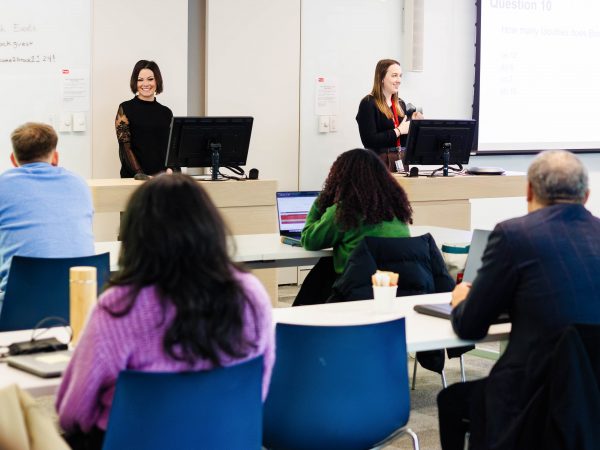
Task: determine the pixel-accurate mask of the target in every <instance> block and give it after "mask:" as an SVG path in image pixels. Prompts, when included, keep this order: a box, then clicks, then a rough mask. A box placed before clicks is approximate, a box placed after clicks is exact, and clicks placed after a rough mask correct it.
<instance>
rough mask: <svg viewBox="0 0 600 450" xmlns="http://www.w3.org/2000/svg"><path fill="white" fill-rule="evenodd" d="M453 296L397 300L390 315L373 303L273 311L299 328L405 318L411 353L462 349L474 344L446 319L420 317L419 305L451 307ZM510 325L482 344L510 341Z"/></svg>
mask: <svg viewBox="0 0 600 450" xmlns="http://www.w3.org/2000/svg"><path fill="white" fill-rule="evenodd" d="M449 302H450V293H449V292H446V293H441V294H426V295H414V296H410V297H398V298H397V299H396V300H395V301H394V303H393V306H392V307H391V308H390V310H389V311H387V312H385V313H381V312H378V311H375V308H374V302H373V300H362V301H356V302H342V303H330V304H325V305H310V306H296V307H294V308H276V309H273V321H274V322H276V323H290V324H296V325H321V326H322V325H338V326H339V325H359V324H368V323H376V322H382V321H389V320H393V319H397V318H400V317H405V318H406V346H407V349H408V351H410V352H417V351H423V350H435V349H439V348H450V347H461V346H463V345H469V344H473V343H474V342H475V341H470V340H464V339H459V338H458V336H456V334H455V333H454V331H453V330H452V324H451V323H450V321H449V320H447V319H440V318H437V317H432V316H427V315H424V314H419V313H417V312H416V311H414V309H413V308H414V306H415V305H417V304H428V303H449ZM510 328H511V325H510V324H498V325H493V326H491V327H490V330H489V333H488V335H487V336H486V337H485V338H484V339H482V340H481V341H480V342H487V341H501V340H506V339H508V336H509V334H510Z"/></svg>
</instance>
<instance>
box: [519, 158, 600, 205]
mask: <svg viewBox="0 0 600 450" xmlns="http://www.w3.org/2000/svg"><path fill="white" fill-rule="evenodd" d="M527 179H528V180H529V183H531V188H532V190H533V193H534V194H535V196H536V197H537V198H538V200H540V201H541V202H542V203H545V204H552V203H561V202H573V203H583V201H584V200H585V196H586V194H587V192H588V174H587V170H586V168H585V167H584V166H583V164H582V163H581V161H580V160H579V159H578V158H577V157H576V156H575V155H574V154H573V153H571V152H567V151H565V150H547V151H544V152H541V153H540V154H539V155H538V156H537V157H536V158H535V159H534V160H533V162H532V163H531V165H530V166H529V170H528V171H527Z"/></svg>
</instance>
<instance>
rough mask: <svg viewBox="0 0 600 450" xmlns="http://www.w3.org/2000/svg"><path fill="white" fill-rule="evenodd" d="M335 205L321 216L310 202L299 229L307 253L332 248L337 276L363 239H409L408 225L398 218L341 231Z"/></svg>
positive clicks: (315, 205)
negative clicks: (304, 219) (301, 228)
mask: <svg viewBox="0 0 600 450" xmlns="http://www.w3.org/2000/svg"><path fill="white" fill-rule="evenodd" d="M336 210H337V206H336V205H332V206H330V207H329V208H327V209H326V210H325V212H324V213H321V212H320V211H319V209H318V207H317V202H315V203H313V205H312V207H311V209H310V212H309V213H308V216H307V217H306V224H305V225H304V229H303V230H302V239H301V240H302V247H304V248H305V249H306V250H320V249H323V248H329V247H333V267H334V268H335V271H336V272H337V273H338V274H340V273H342V272H343V271H344V268H345V267H346V262H347V261H348V257H349V256H350V254H351V253H352V251H353V250H354V248H355V247H356V246H357V245H358V244H359V243H360V241H361V240H362V239H363V238H364V237H365V236H373V237H409V236H410V231H409V229H408V225H407V224H405V223H404V222H402V221H400V220H399V219H398V218H394V219H393V220H389V221H386V222H380V223H376V224H370V225H365V224H363V225H361V226H359V227H358V228H353V229H351V230H347V231H342V230H340V228H339V226H338V225H337V224H336V222H335V213H336Z"/></svg>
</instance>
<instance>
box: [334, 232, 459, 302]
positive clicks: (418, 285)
mask: <svg viewBox="0 0 600 450" xmlns="http://www.w3.org/2000/svg"><path fill="white" fill-rule="evenodd" d="M377 269H379V270H388V271H391V272H397V273H399V274H400V277H399V279H398V289H397V293H396V295H397V296H398V297H402V296H406V295H417V294H431V293H434V292H448V291H451V290H452V289H453V288H454V280H453V279H452V277H451V276H450V274H449V273H448V270H447V269H446V265H445V264H444V258H443V257H442V254H441V253H440V251H439V249H438V247H437V245H436V244H435V240H434V239H433V237H432V236H431V234H429V233H427V234H424V235H422V236H416V237H405V238H382V237H370V236H368V237H365V238H364V239H363V240H362V241H361V242H360V243H359V244H358V245H357V247H356V248H355V249H354V251H353V252H352V254H351V255H350V257H349V258H348V262H347V264H346V268H345V269H344V272H343V273H342V275H341V276H340V277H339V278H338V279H337V280H336V282H335V283H334V285H333V294H332V298H331V299H330V301H350V300H364V299H369V298H373V289H372V283H371V275H373V274H374V273H375V271H376V270H377Z"/></svg>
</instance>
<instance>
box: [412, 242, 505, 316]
mask: <svg viewBox="0 0 600 450" xmlns="http://www.w3.org/2000/svg"><path fill="white" fill-rule="evenodd" d="M490 233H491V231H489V230H473V237H472V239H471V244H470V246H469V253H468V255H467V263H466V264H465V271H464V274H463V281H466V282H468V283H472V282H473V280H474V279H475V277H476V276H477V271H478V270H479V268H480V267H481V258H482V257H483V252H484V251H485V248H486V246H487V241H488V238H489V236H490ZM414 310H415V311H417V312H418V313H421V314H427V315H429V316H435V317H440V318H442V319H450V317H451V316H452V306H451V305H450V304H448V303H438V304H426V305H415V307H414ZM505 322H510V319H509V317H508V315H507V314H501V315H500V317H498V319H497V320H496V321H495V323H505Z"/></svg>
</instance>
